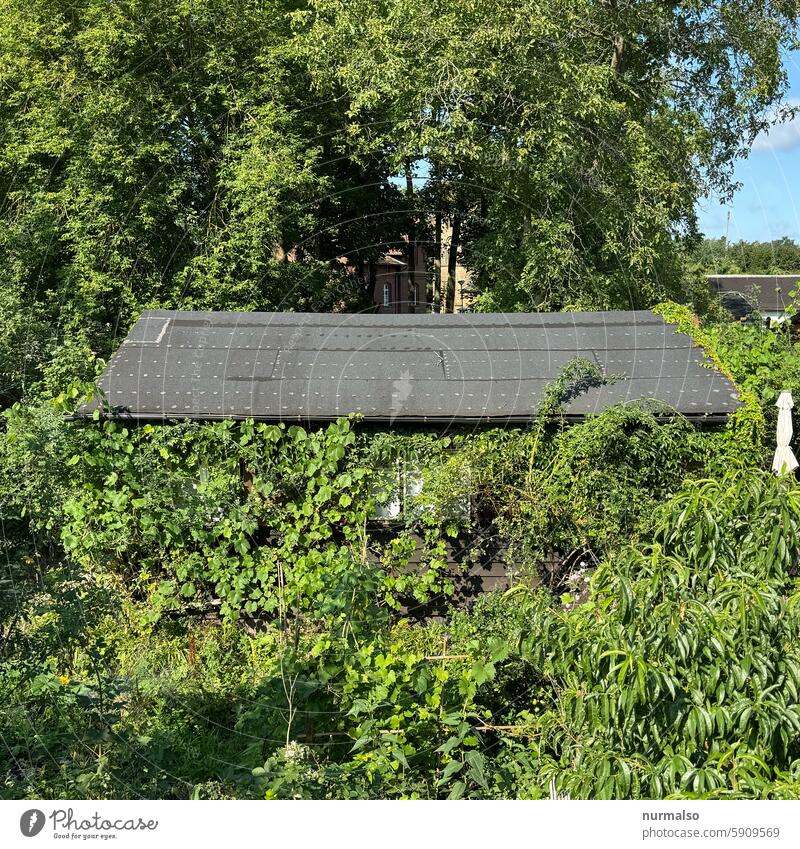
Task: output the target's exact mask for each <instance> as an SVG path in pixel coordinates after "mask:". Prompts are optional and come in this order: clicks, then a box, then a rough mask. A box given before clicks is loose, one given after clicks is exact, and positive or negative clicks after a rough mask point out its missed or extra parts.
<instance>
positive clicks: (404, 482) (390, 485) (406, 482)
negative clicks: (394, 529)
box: [372, 460, 424, 521]
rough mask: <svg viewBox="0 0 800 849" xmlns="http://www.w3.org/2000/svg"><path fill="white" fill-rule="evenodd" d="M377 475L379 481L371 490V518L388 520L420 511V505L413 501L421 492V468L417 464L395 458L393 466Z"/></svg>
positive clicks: (406, 516)
mask: <svg viewBox="0 0 800 849" xmlns="http://www.w3.org/2000/svg"><path fill="white" fill-rule="evenodd" d="M378 477H379V483H378V484H377V485H376V486H375V488H374V491H373V497H374V499H375V507H374V510H373V512H372V518H373V519H377V520H381V521H388V520H392V519H400V518H409V517H410V516H411V515H413V514H414V513H418V512H419V511H420V506H419V505H418V504H416V502H415V499H416V498H417V496H419V495H420V493H421V492H422V470H421V469H420V468H419V466H415V465H409V464H405V463H403V462H402V461H400V460H397V461H396V462H395V463H394V465H393V466H391V467H390V468H388V469H383V470H382V471H381V472H379V474H378ZM422 509H424V508H422Z"/></svg>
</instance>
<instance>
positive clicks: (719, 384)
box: [78, 310, 738, 425]
mask: <svg viewBox="0 0 800 849" xmlns="http://www.w3.org/2000/svg"><path fill="white" fill-rule="evenodd" d="M576 357H581V358H585V359H587V360H590V361H591V362H593V363H596V364H597V365H598V366H599V368H600V369H601V370H602V372H603V373H604V374H605V375H620V374H621V375H624V379H621V380H618V381H617V382H615V383H612V384H609V385H604V386H595V387H593V388H589V389H588V390H586V391H584V392H582V393H581V394H579V395H577V397H575V398H574V399H572V400H571V401H570V402H569V404H568V405H567V406H566V408H565V410H566V413H567V414H568V415H569V416H571V417H577V418H580V417H583V416H585V415H587V414H592V413H598V412H601V411H602V410H604V409H606V408H608V407H610V406H612V405H614V404H617V403H621V402H626V401H638V400H642V399H655V400H658V401H661V402H663V403H665V404H667V405H669V407H670V408H672V409H673V410H674V411H676V412H678V413H682V414H684V415H686V416H690V417H697V418H699V417H711V418H714V419H720V418H724V417H725V416H727V415H728V414H730V413H731V412H732V411H734V410H735V409H736V408H737V407H738V400H737V395H736V392H735V390H734V387H733V386H732V385H731V383H730V382H729V381H728V380H727V379H726V378H725V377H724V376H723V375H722V374H720V373H719V372H717V371H715V370H714V369H711V368H708V367H706V365H703V363H706V364H707V363H708V361H707V360H706V358H705V357H704V354H703V352H702V351H701V350H700V349H699V348H697V347H696V346H695V345H694V344H693V343H692V340H691V339H690V338H689V337H688V336H685V335H683V334H680V333H677V332H676V331H675V328H674V327H673V326H670V325H667V324H666V323H665V322H664V320H663V319H662V318H661V317H659V316H657V315H654V314H653V313H651V312H592V313H574V312H573V313H494V314H459V315H375V314H356V315H353V314H316V313H313V314H312V313H232V312H178V311H163V310H159V311H153V312H146V313H144V314H143V315H142V317H141V318H140V319H139V321H137V322H136V324H135V325H134V327H133V329H132V330H131V332H130V333H129V334H128V336H127V338H126V339H125V340H124V341H123V343H122V345H121V346H120V348H119V350H118V351H117V352H116V354H114V356H113V357H112V358H111V360H110V362H109V364H108V366H107V368H106V370H105V372H104V373H103V375H102V377H101V378H100V381H99V383H98V385H99V387H100V388H101V390H102V391H103V393H104V394H105V396H106V402H107V404H109V405H110V407H111V411H112V414H113V415H114V416H115V417H121V418H122V417H124V418H132V419H139V420H149V421H154V420H172V419H196V420H213V419H222V418H254V419H261V420H271V421H276V420H283V421H325V420H330V419H335V418H337V417H339V416H344V415H348V414H350V413H358V414H361V415H362V416H363V417H364V419H365V420H367V421H374V422H381V423H395V424H398V425H399V424H402V423H406V422H431V423H436V422H439V423H447V424H449V423H459V422H464V423H466V422H473V423H474V422H496V423H505V422H509V423H511V422H526V421H529V420H530V419H531V418H533V417H534V416H535V415H536V412H537V410H538V407H539V404H540V403H541V400H542V398H543V394H544V392H545V389H546V387H547V386H548V384H549V383H550V382H551V381H553V380H554V379H555V378H557V377H558V376H559V374H560V373H561V371H562V369H563V368H564V366H566V365H567V364H568V363H569V362H570V361H572V360H574V359H575V358H576ZM97 406H98V401H97V400H95V401H94V402H92V404H90V405H87V406H84V407H83V408H81V410H80V411H79V412H78V416H79V417H81V416H87V415H91V413H92V412H93V410H94V409H95V408H96V407H97Z"/></svg>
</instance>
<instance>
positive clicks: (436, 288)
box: [428, 210, 442, 312]
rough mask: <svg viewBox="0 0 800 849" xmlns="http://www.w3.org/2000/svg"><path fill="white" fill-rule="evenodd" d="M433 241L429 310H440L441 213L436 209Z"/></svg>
mask: <svg viewBox="0 0 800 849" xmlns="http://www.w3.org/2000/svg"><path fill="white" fill-rule="evenodd" d="M434 229H435V232H434V235H433V238H434V242H433V280H431V286H430V290H431V291H430V297H429V298H428V300H429V301H430V305H431V312H441V310H442V213H441V212H439V211H438V210H437V211H436V223H435V225H434Z"/></svg>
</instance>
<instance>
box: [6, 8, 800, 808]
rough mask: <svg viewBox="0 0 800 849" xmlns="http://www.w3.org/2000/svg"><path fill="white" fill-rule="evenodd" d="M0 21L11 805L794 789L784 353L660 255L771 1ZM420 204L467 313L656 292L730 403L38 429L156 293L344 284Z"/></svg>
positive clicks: (746, 112) (245, 299) (718, 149)
mask: <svg viewBox="0 0 800 849" xmlns="http://www.w3.org/2000/svg"><path fill="white" fill-rule="evenodd" d="M0 11H2V14H1V15H0V80H1V81H2V85H0V260H2V261H1V262H0V562H2V567H0V796H3V797H8V798H20V797H37V796H43V797H60V798H138V797H142V796H145V797H155V798H189V797H195V798H228V797H235V798H268V799H274V798H385V797H391V798H399V797H406V798H407V797H417V798H448V797H449V798H461V797H470V798H520V797H522V798H543V797H548V796H550V795H553V794H569V795H570V796H572V797H576V798H578V797H580V798H583V797H592V798H594V797H615V798H628V797H637V798H647V797H659V798H660V797H667V796H671V797H682V798H687V797H697V796H742V797H748V798H762V797H763V798H784V797H786V798H797V797H798V796H800V750H799V749H798V743H797V741H798V739H800V736H798V734H799V733H800V693H799V692H798V690H799V688H800V657H798V645H800V634H799V633H798V630H799V629H800V618H799V617H800V613H799V611H800V595H798V585H797V571H798V564H800V550H798V532H799V531H800V527H799V526H800V490H798V488H797V485H796V482H795V480H794V478H792V477H785V478H781V479H777V478H775V477H774V476H773V475H772V474H771V473H770V472H769V471H768V469H769V464H770V459H771V449H772V437H771V434H772V432H773V426H774V423H775V409H774V402H775V399H776V397H777V394H778V392H779V391H781V390H783V389H790V390H792V391H793V392H794V393H795V398H800V349H799V348H798V346H797V344H796V343H795V342H794V341H793V339H792V337H791V332H790V329H789V328H788V327H783V328H780V329H777V330H768V329H767V328H765V327H763V326H762V325H761V324H760V323H758V322H757V321H755V320H754V321H752V322H750V323H746V324H743V323H731V322H729V321H726V320H725V318H724V316H723V315H722V313H721V311H720V310H719V308H718V307H715V306H714V305H713V304H709V303H708V298H709V291H708V289H707V287H705V286H704V285H703V283H702V280H701V278H700V276H699V272H700V271H710V270H716V268H717V266H716V265H715V266H714V268H713V269H712V267H711V260H710V259H704V258H703V256H705V255H704V254H703V253H702V252H703V250H705V248H703V247H702V246H701V248H699V249H697V251H695V254H694V255H693V256H692V255H689V256H688V257H687V253H686V252H687V250H688V249H690V248H691V247H692V245H695V244H696V241H697V240H696V238H695V237H696V234H695V233H694V230H695V220H694V206H695V202H696V201H697V199H698V198H699V197H701V196H702V195H703V194H705V193H707V192H709V191H711V190H714V191H718V192H722V193H723V194H724V193H725V192H726V191H728V190H730V189H731V184H730V174H731V168H732V166H733V163H734V162H735V160H736V158H737V157H738V156H740V155H742V154H744V153H745V152H746V150H747V147H748V144H749V142H750V141H751V140H752V139H753V138H754V137H755V135H756V134H757V133H758V132H760V131H761V130H763V129H764V128H765V127H766V126H767V125H768V124H769V123H770V122H772V121H773V120H777V119H778V118H779V117H780V108H781V107H780V97H781V94H782V92H783V90H784V89H785V83H786V79H785V72H784V70H783V68H782V66H781V61H780V52H781V50H782V49H783V48H784V47H786V46H788V45H790V44H791V43H792V41H793V39H794V37H795V24H796V17H797V6H796V3H795V2H794V1H793V0H784V2H780V3H762V4H759V3H755V4H754V3H749V2H747V3H745V2H728V3H725V4H723V5H718V6H708V5H707V4H698V3H695V2H690V3H672V4H666V5H665V4H662V3H654V2H652V0H641V2H633V3H627V4H618V3H615V2H606V0H581V2H569V3H564V2H548V3H546V4H541V3H538V2H535V0H522V2H520V0H517V2H515V3H508V2H505V0H503V1H502V2H499V3H498V2H497V0H495V2H492V3H488V2H485V1H484V0H449V2H448V3H441V2H439V0H425V2H424V3H423V2H419V1H418V0H397V1H396V2H391V3H388V2H385V0H351V1H350V2H347V3H344V2H340V0H267V2H261V0H259V2H251V0H237V2H231V0H196V1H195V2H191V3H187V2H184V0H180V1H179V2H178V0H165V1H164V2H160V3H158V4H154V3H152V2H147V0H128V2H120V3H115V4H108V3H105V2H101V0H70V2H69V3H67V2H65V0H34V2H29V1H28V0H26V2H21V0H0ZM165 69H166V70H167V72H166V73H165ZM447 228H449V231H450V233H451V237H450V245H449V250H450V259H451V260H454V259H455V258H456V256H458V258H459V259H460V260H463V262H464V263H465V264H466V266H467V267H468V268H469V269H470V271H472V272H473V274H474V281H475V285H476V286H477V288H478V290H479V292H480V297H479V300H478V306H479V308H481V309H498V308H503V309H520V308H531V307H540V306H541V307H543V308H547V309H556V308H563V307H568V306H570V305H572V306H579V307H586V308H597V307H604V306H607V307H622V306H626V307H627V306H631V305H635V306H643V305H644V306H653V305H654V304H656V302H657V301H660V300H662V299H663V298H664V297H665V296H667V295H673V296H675V297H676V298H678V300H679V301H680V304H678V303H671V302H670V303H661V304H660V305H659V306H658V307H657V309H658V310H659V311H660V312H661V313H662V314H663V315H664V316H665V318H666V319H667V320H669V321H671V322H675V323H676V324H677V325H678V327H679V329H680V330H681V331H683V332H686V333H689V334H690V335H692V336H693V337H694V338H695V339H696V341H697V342H698V343H699V344H700V345H702V346H703V348H704V349H705V350H706V352H707V354H708V355H709V357H710V358H711V360H712V361H713V363H714V364H715V365H716V366H717V367H718V368H720V369H722V370H723V371H724V372H725V373H726V374H728V375H729V376H730V377H731V379H732V380H734V382H735V383H736V384H737V387H738V389H739V390H740V394H741V397H742V400H743V402H744V403H743V405H742V408H741V410H740V411H739V412H738V413H736V414H735V415H734V416H732V417H731V420H730V421H729V422H728V424H727V425H725V426H722V425H720V426H705V427H700V426H697V425H694V424H691V423H689V422H687V421H685V420H683V419H681V418H680V417H677V416H674V415H672V414H671V411H669V410H666V409H664V408H663V407H662V406H659V405H657V404H654V403H649V404H645V403H641V404H631V405H623V406H619V407H616V408H612V409H610V410H608V411H606V412H605V413H603V414H602V415H599V416H596V417H593V418H589V419H587V420H586V421H585V422H583V423H581V424H578V425H568V424H567V422H566V421H565V420H564V417H563V416H562V414H561V411H562V406H563V403H564V401H565V399H566V398H568V397H569V396H570V394H571V393H574V392H577V391H582V389H585V388H586V387H587V386H592V385H596V384H597V383H600V382H604V381H613V380H614V379H615V377H614V376H613V375H607V376H603V375H601V374H600V373H599V372H598V370H597V368H596V366H593V365H591V364H590V363H587V362H582V361H575V362H573V363H571V364H570V365H569V366H568V367H567V368H566V369H565V371H564V373H563V374H562V375H561V376H560V377H559V378H558V379H557V380H555V381H554V382H553V385H552V386H551V387H550V388H549V390H548V391H547V393H546V394H545V399H544V402H543V404H542V409H541V413H540V415H539V417H538V418H537V420H536V421H534V422H532V423H531V424H530V426H529V427H525V428H506V429H497V428H486V429H480V430H474V431H469V430H466V429H457V428H453V429H452V430H451V432H448V433H434V432H429V431H425V430H413V431H412V430H408V431H402V430H399V429H396V430H394V431H391V432H383V433H380V432H376V431H375V430H373V429H370V428H367V427H364V426H363V425H362V424H361V423H360V422H359V421H358V419H357V418H351V419H341V420H339V421H337V422H334V423H332V424H330V425H329V426H326V427H322V428H318V429H315V428H303V427H300V426H284V425H274V424H269V425H267V424H263V423H262V424H259V423H254V422H250V421H244V422H231V421H224V422H218V423H208V424H196V423H195V424H192V423H185V422H184V423H175V424H174V425H170V426H167V427H153V426H150V425H147V426H144V425H143V426H134V425H132V424H125V423H123V422H112V421H107V420H101V418H100V417H99V416H98V417H97V418H96V419H95V420H94V421H89V422H75V421H69V420H68V419H67V417H66V414H67V413H69V412H71V411H72V410H74V408H75V407H76V405H77V404H78V403H79V402H80V400H81V399H82V398H83V397H85V394H86V393H91V392H92V391H93V388H92V382H93V380H94V378H95V377H96V375H97V374H98V373H99V371H100V369H101V368H102V366H103V358H105V357H107V356H108V355H109V353H110V352H111V351H112V350H113V348H114V345H115V340H116V339H118V338H119V336H120V335H121V334H123V333H124V332H125V331H126V330H127V329H128V328H129V326H130V325H131V323H132V321H133V320H134V319H135V317H136V316H137V315H138V313H139V311H140V310H141V309H143V308H146V307H166V308H178V307H186V308H204V309H239V310H253V309H310V310H332V309H333V310H349V309H362V308H365V307H366V306H368V304H369V300H370V297H369V296H370V292H369V289H370V285H371V283H372V282H373V281H372V274H373V273H374V267H375V261H376V259H377V258H378V257H379V256H380V255H381V254H382V253H383V252H385V251H386V250H387V249H389V248H390V247H392V246H397V245H400V246H403V245H405V244H406V242H405V241H404V240H403V236H409V237H410V238H411V239H412V241H413V240H414V239H416V240H419V241H422V242H425V241H432V242H433V243H434V244H435V246H436V247H437V248H438V247H440V244H439V243H440V242H441V239H442V233H443V231H444V230H445V229H447ZM706 247H709V243H706ZM723 247H724V248H725V253H726V255H727V252H729V250H732V249H729V248H728V246H723ZM751 247H753V246H751ZM711 248H714V246H713V245H711ZM714 250H716V248H714ZM736 250H737V251H738V253H737V256H738V255H739V254H741V256H742V260H741V262H740V261H739V260H738V259H737V260H736V262H737V263H739V264H738V265H737V268H742V269H743V270H748V271H752V270H756V268H757V269H758V270H764V269H767V260H766V259H764V258H763V257H762V258H758V257H757V256H756V254H758V256H762V254H763V253H764V251H762V250H761V248H759V249H758V250H756V249H755V248H753V249H752V250H750V248H747V249H745V246H739V247H738V248H737V249H736ZM793 251H794V246H793V245H792V244H790V243H787V242H785V241H784V242H781V243H780V244H778V245H772V246H770V248H769V250H768V251H767V252H768V253H770V256H771V257H772V259H771V260H770V264H769V270H773V269H780V270H795V269H794V266H793V263H794V259H793V258H792V257H793V255H794V254H793ZM712 253H713V250H712ZM344 256H346V257H347V258H348V263H347V264H345V263H343V262H342V261H341V258H342V257H344ZM439 256H440V257H441V254H439ZM745 256H747V257H749V258H747V259H746V260H745V259H744V257H745ZM728 258H730V257H728ZM726 261H727V259H726ZM704 263H705V265H704ZM714 263H716V259H715V260H714ZM790 266H791V267H790ZM429 270H432V269H429ZM431 294H432V296H434V297H436V298H437V299H438V298H439V296H440V295H442V296H443V300H444V302H445V306H447V305H448V300H450V295H449V294H448V293H436V292H432V293H431ZM450 306H452V304H450ZM690 307H691V308H690ZM693 310H694V311H693ZM698 314H699V315H700V316H701V318H698V317H697V315H698ZM379 515H382V516H383V518H382V519H378V518H377V517H378V516H379ZM387 517H388V518H387ZM498 551H499V552H501V553H503V554H504V556H505V557H506V558H507V559H508V561H509V562H510V563H511V564H512V566H513V568H512V569H511V570H510V572H511V574H510V579H511V583H512V585H513V586H512V588H511V589H510V590H509V591H508V592H506V593H498V592H495V593H490V594H486V595H484V596H482V597H480V598H479V599H477V601H475V603H474V605H473V606H472V607H469V608H468V607H464V606H458V605H457V604H456V603H455V602H456V598H457V597H456V592H457V587H458V584H459V581H460V580H461V579H462V577H463V576H462V575H461V574H460V573H459V570H458V569H456V570H454V569H453V568H452V567H451V566H450V565H449V559H451V558H452V556H453V555H454V552H455V554H456V559H457V560H458V561H459V563H461V564H462V565H461V569H462V570H468V569H469V568H470V566H471V565H473V564H474V563H476V562H478V561H479V560H480V558H481V557H484V556H486V555H487V553H488V552H495V553H496V552H498ZM431 613H436V614H438V618H431V616H430V615H429V614H431Z"/></svg>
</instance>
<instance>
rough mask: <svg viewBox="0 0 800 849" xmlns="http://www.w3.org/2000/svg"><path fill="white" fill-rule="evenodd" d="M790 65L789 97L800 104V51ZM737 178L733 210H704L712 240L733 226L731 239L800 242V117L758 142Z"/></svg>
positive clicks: (706, 206)
mask: <svg viewBox="0 0 800 849" xmlns="http://www.w3.org/2000/svg"><path fill="white" fill-rule="evenodd" d="M786 67H787V70H788V73H789V91H788V92H787V96H786V99H787V101H788V102H789V103H792V104H796V105H800V52H793V53H790V54H789V55H788V56H787V58H786ZM736 180H737V181H738V182H739V183H741V188H740V189H739V191H738V192H737V193H736V195H735V197H734V198H733V201H732V202H731V203H730V204H729V205H728V206H723V205H722V204H720V203H719V202H718V201H713V200H709V201H705V202H704V203H703V204H702V205H701V206H700V207H699V208H698V218H699V226H700V230H701V231H702V232H703V233H705V234H706V236H710V237H716V236H724V235H725V233H726V228H727V232H728V238H729V239H730V240H731V241H738V240H739V239H747V240H750V241H753V240H757V241H767V240H770V239H779V238H780V237H781V236H789V237H790V238H792V239H794V240H795V241H797V242H800V196H798V194H797V190H798V189H800V115H799V116H798V117H797V118H795V119H794V121H792V122H790V123H786V124H782V125H780V126H778V127H775V128H774V129H773V130H772V132H770V133H769V135H767V136H759V138H758V139H756V143H755V145H754V146H753V149H752V151H751V152H750V156H749V157H748V158H747V159H745V160H742V161H741V162H739V164H738V165H737V167H736ZM728 211H730V224H728V221H727V218H728Z"/></svg>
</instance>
